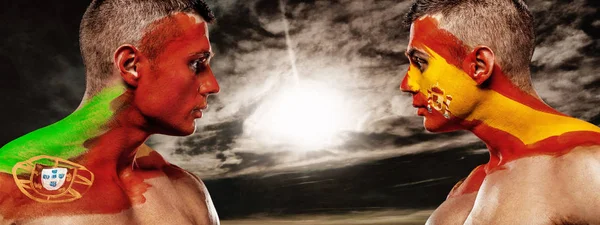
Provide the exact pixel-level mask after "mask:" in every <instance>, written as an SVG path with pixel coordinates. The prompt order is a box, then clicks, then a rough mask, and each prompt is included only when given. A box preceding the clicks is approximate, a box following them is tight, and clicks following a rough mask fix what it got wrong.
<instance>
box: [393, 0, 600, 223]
mask: <svg viewBox="0 0 600 225" xmlns="http://www.w3.org/2000/svg"><path fill="white" fill-rule="evenodd" d="M407 20H408V24H410V25H411V28H410V41H409V44H408V48H407V52H406V54H407V57H408V58H409V60H410V66H409V69H408V72H407V73H406V76H405V77H404V79H403V81H402V84H401V89H402V91H404V92H408V93H410V94H412V97H413V106H414V107H415V108H417V114H418V115H420V116H423V117H424V126H425V128H426V129H427V130H429V131H432V132H449V131H454V130H469V131H471V132H473V133H474V134H475V135H476V136H478V137H479V138H480V139H482V140H483V141H484V142H485V143H486V145H487V146H488V149H489V152H490V160H489V162H488V163H486V164H484V165H481V166H479V167H477V168H475V169H474V170H473V172H472V173H471V174H469V175H468V177H466V178H465V179H464V180H463V181H461V182H459V183H458V184H456V186H455V187H454V188H453V189H452V190H451V191H450V193H449V195H448V197H447V199H446V201H444V202H443V203H442V204H441V205H440V206H439V207H438V208H437V209H436V210H435V212H434V213H433V214H432V215H431V217H430V218H429V220H428V222H427V224H600V216H599V215H600V194H598V193H600V146H599V145H600V129H599V128H598V127H597V126H594V125H593V124H590V123H587V122H585V121H581V120H578V119H575V118H572V117H569V116H567V115H564V114H562V113H560V112H558V111H556V110H554V109H552V108H551V107H550V106H548V105H546V104H545V103H544V102H543V101H542V100H541V99H540V98H539V97H538V95H537V94H536V93H535V91H534V90H533V88H532V85H531V79H530V71H529V63H530V60H531V57H532V54H533V49H534V39H535V38H534V33H533V25H532V24H533V18H532V16H531V13H530V12H529V11H528V9H527V6H526V5H525V4H524V3H523V2H522V1H521V0H487V1H485V0H484V1H480V0H458V1H444V0H434V1H425V0H417V1H416V2H415V3H414V5H413V6H412V7H411V10H410V12H409V14H408V15H407Z"/></svg>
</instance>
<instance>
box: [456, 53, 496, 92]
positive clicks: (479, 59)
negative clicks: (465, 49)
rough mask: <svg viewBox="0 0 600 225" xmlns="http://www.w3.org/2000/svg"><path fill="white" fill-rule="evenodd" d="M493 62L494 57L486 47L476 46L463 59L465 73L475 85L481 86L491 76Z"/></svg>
mask: <svg viewBox="0 0 600 225" xmlns="http://www.w3.org/2000/svg"><path fill="white" fill-rule="evenodd" d="M495 61H496V56H495V55H494V52H493V51H492V49H490V48H489V47H487V46H477V47H475V48H474V49H473V51H471V53H469V55H468V56H467V57H466V58H465V62H464V65H465V69H466V71H465V72H467V73H468V74H469V76H470V77H471V78H472V79H473V80H474V81H475V82H476V83H477V85H481V84H483V83H484V82H485V81H487V80H488V79H489V78H490V76H492V72H493V71H494V65H495V63H496V62H495Z"/></svg>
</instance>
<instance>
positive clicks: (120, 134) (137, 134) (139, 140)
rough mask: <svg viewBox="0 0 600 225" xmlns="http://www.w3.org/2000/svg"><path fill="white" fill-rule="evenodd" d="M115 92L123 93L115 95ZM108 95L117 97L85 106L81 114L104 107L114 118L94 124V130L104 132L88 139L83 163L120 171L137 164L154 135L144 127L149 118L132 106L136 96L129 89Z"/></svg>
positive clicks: (99, 100)
mask: <svg viewBox="0 0 600 225" xmlns="http://www.w3.org/2000/svg"><path fill="white" fill-rule="evenodd" d="M111 89H112V90H111ZM114 89H119V90H121V91H114ZM108 91H109V92H113V93H112V94H111V95H110V96H107V97H106V98H100V99H96V97H94V98H92V99H91V100H90V101H87V102H86V103H83V106H82V107H81V109H79V110H78V112H79V111H85V110H87V108H88V107H89V106H92V105H95V104H97V105H102V106H101V108H102V109H101V110H106V111H110V112H111V114H112V115H111V116H110V117H107V118H105V119H104V120H98V121H96V122H95V123H93V125H92V127H93V128H95V129H96V130H101V132H98V133H99V134H98V135H95V136H92V137H88V138H86V141H85V142H84V143H83V144H84V147H85V148H86V149H88V151H87V153H86V154H85V156H84V157H82V159H81V161H82V163H84V164H86V165H89V166H91V167H95V168H97V167H103V168H107V167H108V168H109V169H110V168H116V169H117V170H120V169H122V168H124V167H127V166H130V165H131V164H132V163H133V160H134V159H135V155H136V152H137V149H138V148H139V147H140V146H141V145H143V144H144V142H145V141H146V139H147V138H148V137H149V136H150V135H151V133H149V132H148V131H147V129H145V127H144V126H145V124H146V120H145V118H144V117H143V116H142V115H141V114H140V113H139V111H138V110H137V109H136V108H135V107H132V106H131V105H130V101H131V98H132V94H131V92H130V91H129V90H126V89H125V87H124V85H121V84H119V85H116V86H113V87H111V88H109V90H108ZM103 92H104V91H103ZM101 93H102V92H101ZM96 101H97V102H96Z"/></svg>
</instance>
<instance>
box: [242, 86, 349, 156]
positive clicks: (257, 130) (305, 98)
mask: <svg viewBox="0 0 600 225" xmlns="http://www.w3.org/2000/svg"><path fill="white" fill-rule="evenodd" d="M347 113H348V112H347V107H345V106H344V98H343V96H342V94H341V93H340V92H339V91H336V90H335V89H333V88H332V87H327V86H325V85H320V84H318V83H314V82H312V83H307V82H303V83H302V82H301V83H300V84H298V85H294V86H292V87H289V88H288V89H284V90H282V91H281V92H280V93H277V94H276V96H274V97H273V98H272V99H270V100H268V101H267V102H265V103H264V104H263V105H262V106H260V107H259V108H258V109H257V110H256V112H255V113H254V115H252V116H251V117H250V118H249V119H248V120H247V121H246V125H247V126H246V128H247V129H248V131H249V133H250V134H251V135H252V136H253V138H256V139H257V140H258V141H260V142H262V143H264V144H269V145H292V146H296V147H300V148H301V149H304V150H316V149H319V148H323V147H327V146H331V145H334V144H336V141H337V140H336V135H337V134H338V133H339V132H340V131H342V130H344V129H346V128H347V127H349V125H350V122H349V121H348V120H347V118H348V117H347V116H346V115H347Z"/></svg>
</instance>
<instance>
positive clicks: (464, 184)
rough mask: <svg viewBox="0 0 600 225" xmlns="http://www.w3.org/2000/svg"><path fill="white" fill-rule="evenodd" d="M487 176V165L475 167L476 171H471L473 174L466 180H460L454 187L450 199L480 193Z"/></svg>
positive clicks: (449, 195)
mask: <svg viewBox="0 0 600 225" xmlns="http://www.w3.org/2000/svg"><path fill="white" fill-rule="evenodd" d="M485 176H486V172H485V165H479V166H477V167H475V169H473V171H471V173H470V174H469V175H468V176H467V177H466V178H464V179H462V180H460V181H459V182H458V183H456V185H454V187H453V188H452V190H451V191H450V193H449V194H448V198H453V197H457V196H461V195H464V194H470V193H475V192H477V191H479V188H480V187H481V184H482V183H483V181H484V179H485Z"/></svg>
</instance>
